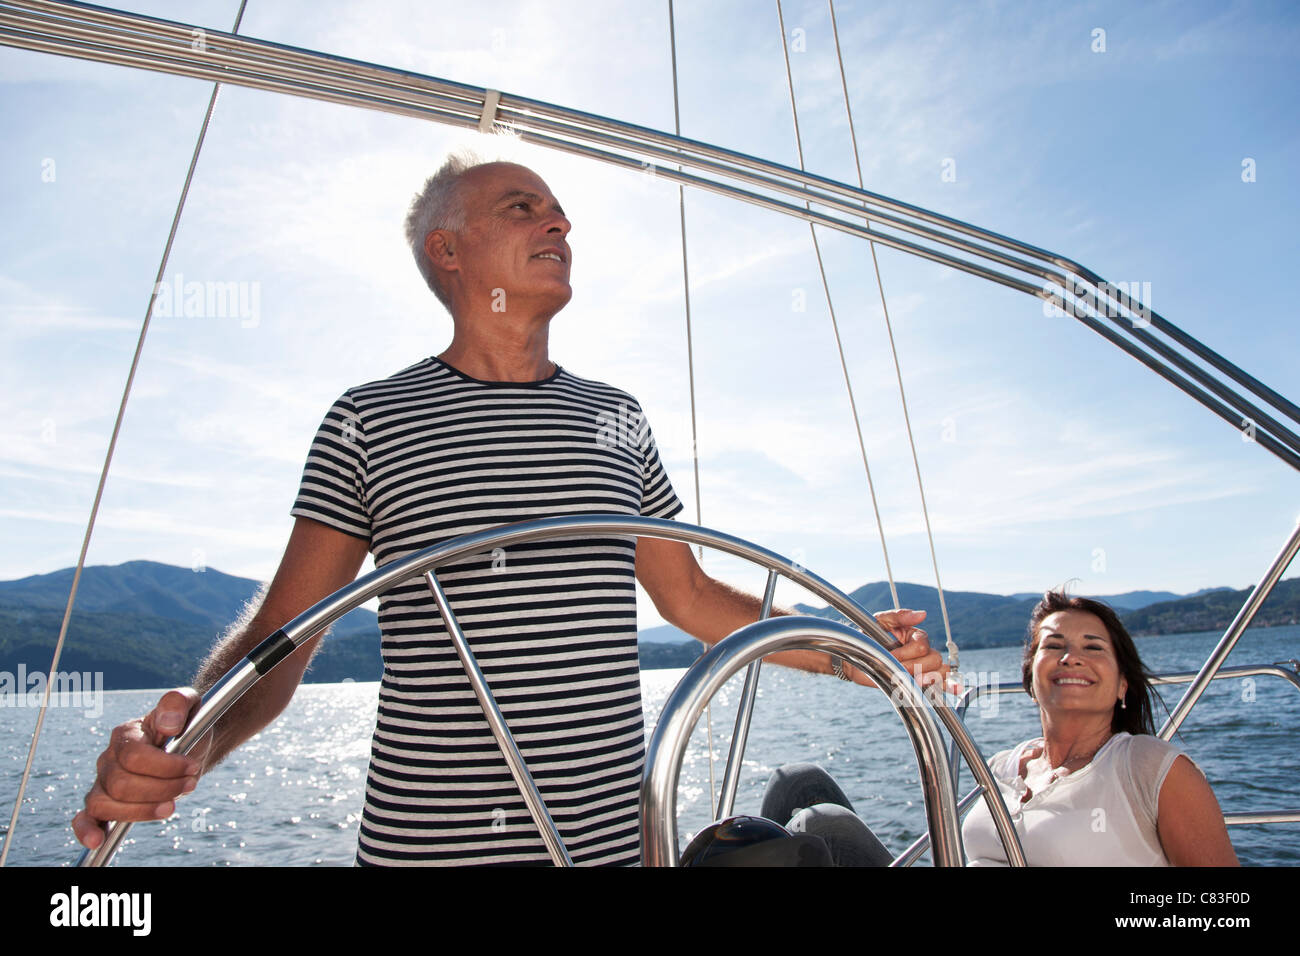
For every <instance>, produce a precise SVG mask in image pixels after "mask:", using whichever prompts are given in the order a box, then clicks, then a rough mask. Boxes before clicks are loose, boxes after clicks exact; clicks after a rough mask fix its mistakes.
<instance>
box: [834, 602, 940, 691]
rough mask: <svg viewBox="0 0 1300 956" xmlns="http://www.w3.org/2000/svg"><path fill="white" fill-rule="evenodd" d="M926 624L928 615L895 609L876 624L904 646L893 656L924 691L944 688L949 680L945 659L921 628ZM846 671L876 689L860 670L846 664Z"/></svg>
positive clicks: (905, 609)
mask: <svg viewBox="0 0 1300 956" xmlns="http://www.w3.org/2000/svg"><path fill="white" fill-rule="evenodd" d="M924 620H925V612H924V611H913V610H911V609H909V608H895V609H894V610H892V611H881V612H879V613H878V614H876V623H877V624H879V625H880V626H881V627H883V628H884V629H885V630H887V631H888V632H889V633H890V634H892V635H894V637H895V638H897V639H898V641H899V642H900V644H899V646H898V647H896V648H894V650H893V651H892V652H891V653H892V654H893V655H894V658H895V659H896V660H897V661H898V662H899V663H900V664H902V665H903V666H904V667H905V668H907V671H908V673H910V674H911V675H912V677H913V678H915V679H916V682H917V683H918V684H920V685H921V686H922V687H929V686H931V685H934V684H938V685H939V686H940V687H942V686H943V683H944V681H945V680H946V679H947V677H948V665H947V664H946V663H945V662H944V659H943V655H942V654H940V653H939V652H938V651H936V650H934V649H933V648H931V647H930V635H928V634H926V633H925V631H923V630H922V629H921V628H920V627H918V626H917V625H918V624H920V623H921V622H922V621H924ZM845 669H846V670H847V671H848V673H849V675H850V676H851V677H852V678H853V680H854V682H855V683H858V684H864V685H866V686H868V687H870V686H874V683H873V682H872V681H871V680H869V679H868V678H867V675H866V674H864V673H862V671H861V669H860V668H857V667H854V666H853V665H851V664H848V663H847V662H846V664H845Z"/></svg>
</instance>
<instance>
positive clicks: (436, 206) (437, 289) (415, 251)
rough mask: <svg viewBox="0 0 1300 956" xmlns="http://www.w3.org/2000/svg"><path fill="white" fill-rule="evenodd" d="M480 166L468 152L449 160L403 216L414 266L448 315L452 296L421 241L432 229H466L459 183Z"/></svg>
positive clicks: (479, 161)
mask: <svg viewBox="0 0 1300 956" xmlns="http://www.w3.org/2000/svg"><path fill="white" fill-rule="evenodd" d="M483 164H484V161H483V160H482V159H480V158H479V157H478V156H476V155H475V154H474V153H472V152H470V151H468V150H465V151H462V152H459V153H453V154H452V155H451V156H448V157H447V161H446V162H445V163H443V164H442V168H441V169H439V170H438V171H437V172H436V173H434V174H433V175H432V176H430V177H429V178H428V179H426V180H425V181H424V186H423V187H422V188H421V189H420V191H419V192H418V193H416V194H415V198H414V199H413V200H411V208H410V209H409V210H408V211H407V213H406V241H407V242H408V243H409V244H410V246H411V254H412V255H414V256H415V264H416V266H417V267H418V268H419V270H420V275H422V276H424V281H425V282H426V283H428V286H429V288H430V289H432V290H433V294H434V295H436V296H437V297H438V301H439V302H441V303H442V304H443V305H444V306H446V308H447V311H448V312H450V311H451V296H450V295H448V293H447V290H446V289H444V288H443V287H442V285H441V283H440V281H439V276H438V270H437V269H435V268H434V267H433V261H432V260H431V259H430V258H429V254H428V253H427V252H425V251H424V238H425V236H427V235H428V234H429V233H431V232H433V231H434V230H435V229H450V230H451V231H453V232H459V231H460V230H462V229H464V228H465V203H464V201H463V199H462V197H461V194H460V181H461V179H462V177H464V175H465V174H466V173H467V172H469V171H470V170H471V169H473V168H474V167H475V166H482V165H483Z"/></svg>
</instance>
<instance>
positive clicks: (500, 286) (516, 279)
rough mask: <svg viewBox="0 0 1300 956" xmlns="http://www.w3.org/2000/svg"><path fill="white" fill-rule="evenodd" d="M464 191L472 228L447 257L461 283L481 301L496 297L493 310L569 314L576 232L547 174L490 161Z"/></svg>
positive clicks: (472, 174) (468, 178)
mask: <svg viewBox="0 0 1300 956" xmlns="http://www.w3.org/2000/svg"><path fill="white" fill-rule="evenodd" d="M460 190H461V194H460V195H461V201H462V203H463V206H464V210H465V228H464V229H463V230H461V231H460V232H459V233H457V234H455V235H454V236H451V238H450V243H449V244H450V246H451V249H452V253H453V255H452V256H451V257H449V258H445V259H443V260H442V262H443V264H444V265H446V267H447V268H449V269H452V270H454V271H456V272H458V273H459V277H458V279H457V281H458V282H460V283H461V284H462V286H463V287H464V288H465V289H467V290H468V291H469V293H470V294H471V295H472V296H473V297H475V298H478V299H481V298H483V297H490V298H491V301H492V302H493V309H494V311H498V312H500V311H505V312H510V311H512V310H513V308H515V307H521V308H527V309H529V310H534V309H537V308H538V307H539V306H540V308H541V309H542V310H549V311H550V312H551V314H554V313H555V312H558V311H559V310H560V309H562V308H563V307H564V306H565V304H566V303H568V301H569V299H570V298H571V297H572V295H573V290H572V288H571V287H570V286H569V266H570V264H571V262H572V253H571V252H570V250H569V244H568V242H567V241H566V238H565V237H566V236H568V234H569V230H570V229H571V228H572V227H571V225H570V223H569V220H568V219H566V218H565V217H564V211H563V210H562V209H561V208H560V205H559V203H558V202H557V201H556V199H555V196H553V195H552V194H551V190H550V189H549V188H548V187H547V185H546V183H544V182H542V179H541V177H539V176H538V175H537V174H536V173H534V172H533V171H532V170H530V169H527V168H525V167H523V166H516V165H514V164H513V163H488V164H486V165H483V166H476V167H475V168H474V169H471V170H470V171H469V172H467V173H466V174H465V176H464V177H463V178H462V179H461V182H460Z"/></svg>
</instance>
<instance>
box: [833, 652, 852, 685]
mask: <svg viewBox="0 0 1300 956" xmlns="http://www.w3.org/2000/svg"><path fill="white" fill-rule="evenodd" d="M831 673H832V674H834V675H835V676H836V677H838V678H839V679H840V680H846V681H848V682H849V683H850V684H852V683H853V678H852V677H850V676H849V675H848V674H846V673H845V672H844V658H842V657H838V656H836V655H835V654H832V655H831Z"/></svg>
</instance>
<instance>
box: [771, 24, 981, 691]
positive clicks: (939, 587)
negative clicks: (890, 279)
mask: <svg viewBox="0 0 1300 956" xmlns="http://www.w3.org/2000/svg"><path fill="white" fill-rule="evenodd" d="M826 2H827V4H828V5H829V6H830V11H831V32H832V33H833V34H834V37H835V58H836V59H837V60H838V61H839V65H840V85H841V86H842V87H843V89H844V112H845V113H846V114H847V115H848V118H849V137H850V139H851V140H852V141H853V165H854V168H855V169H856V170H857V173H858V188H859V189H863V190H865V189H866V186H864V185H863V179H862V157H861V156H860V155H859V153H858V134H857V132H856V130H855V129H854V126H853V109H852V107H851V106H850V105H849V84H848V80H847V79H846V78H845V75H844V56H843V55H842V54H841V52H840V31H839V27H838V26H837V25H836V22H835V0H826ZM777 4H778V6H779V4H780V0H777ZM781 37H782V42H783V43H784V38H785V30H784V29H782V31H781ZM791 89H792V90H793V87H791ZM791 96H793V92H792V93H791ZM864 208H865V204H864ZM867 222H868V225H870V219H868V221H867ZM867 243H868V245H870V246H871V264H872V265H873V266H874V267H875V270H876V287H877V288H878V289H879V290H880V308H881V309H882V310H883V312H884V314H885V331H886V332H887V333H888V334H889V350H890V352H891V353H892V354H893V356H894V374H895V376H896V377H897V378H898V398H899V401H900V402H902V405H903V423H904V424H905V425H906V426H907V443H908V445H909V447H910V448H911V449H912V467H913V468H914V469H915V470H916V489H917V491H918V492H919V493H920V496H921V517H922V518H924V519H925V536H926V539H927V540H928V541H929V544H930V563H931V564H933V565H934V584H935V590H936V591H937V592H938V594H939V612H940V613H941V614H942V615H943V633H944V637H945V638H946V639H947V650H948V666H949V667H950V668H951V670H952V671H953V672H955V671H956V670H957V662H958V648H957V642H956V641H955V640H953V636H952V627H951V625H950V624H949V623H948V602H947V600H946V599H945V598H944V596H943V582H942V581H941V580H940V579H939V558H938V555H937V554H936V552H935V548H934V533H933V532H932V531H931V530H930V510H929V508H928V507H927V506H926V503H925V485H924V483H923V482H922V481H921V463H920V461H919V460H918V459H917V456H916V440H915V439H914V438H913V437H912V420H911V418H910V416H909V415H908V412H907V394H906V392H905V391H904V389H903V369H902V366H901V365H900V364H899V361H898V347H897V346H896V345H895V344H894V328H893V325H892V324H891V323H890V321H889V306H888V305H887V304H886V303H885V284H884V282H883V281H882V280H881V278H880V261H879V260H878V259H877V258H876V244H875V242H873V241H871V240H867ZM845 374H846V375H847V374H848V373H847V372H846V373H845ZM872 500H874V496H873V499H872ZM882 540H883V534H882ZM891 583H892V582H891ZM894 605H895V606H897V605H898V595H897V594H895V595H894Z"/></svg>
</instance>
